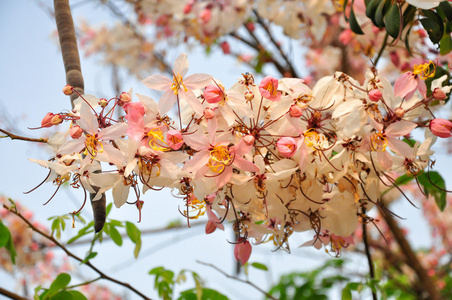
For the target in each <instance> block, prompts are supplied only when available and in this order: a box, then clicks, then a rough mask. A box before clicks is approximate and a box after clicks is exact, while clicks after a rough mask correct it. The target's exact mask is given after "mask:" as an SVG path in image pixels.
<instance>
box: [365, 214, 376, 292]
mask: <svg viewBox="0 0 452 300" xmlns="http://www.w3.org/2000/svg"><path fill="white" fill-rule="evenodd" d="M362 213H363V215H365V214H366V209H365V208H364V207H363V209H362ZM366 225H367V223H366V222H364V221H363V222H362V229H363V241H364V248H365V250H366V256H367V262H368V263H369V274H370V278H371V279H372V280H373V279H375V270H374V263H373V261H372V256H371V255H370V249H369V241H368V237H367V228H366ZM372 299H373V300H377V294H376V293H375V291H374V290H372Z"/></svg>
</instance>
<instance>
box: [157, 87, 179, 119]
mask: <svg viewBox="0 0 452 300" xmlns="http://www.w3.org/2000/svg"><path fill="white" fill-rule="evenodd" d="M176 100H177V97H176V95H175V94H174V92H173V91H172V90H168V91H166V92H165V93H164V94H163V95H162V98H160V100H159V103H158V105H159V110H160V113H161V114H162V115H163V114H166V113H167V112H169V111H170V110H171V108H173V106H174V103H176Z"/></svg>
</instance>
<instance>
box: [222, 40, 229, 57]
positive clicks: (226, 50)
mask: <svg viewBox="0 0 452 300" xmlns="http://www.w3.org/2000/svg"><path fill="white" fill-rule="evenodd" d="M220 46H221V50H223V53H224V54H230V53H231V47H230V46H229V43H228V42H226V41H224V42H222V43H221V44H220Z"/></svg>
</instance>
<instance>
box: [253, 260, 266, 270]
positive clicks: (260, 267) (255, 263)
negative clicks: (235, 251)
mask: <svg viewBox="0 0 452 300" xmlns="http://www.w3.org/2000/svg"><path fill="white" fill-rule="evenodd" d="M251 266H253V267H254V268H256V269H259V270H263V271H268V268H267V266H266V265H264V264H261V263H258V262H254V263H252V264H251Z"/></svg>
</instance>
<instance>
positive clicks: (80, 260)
mask: <svg viewBox="0 0 452 300" xmlns="http://www.w3.org/2000/svg"><path fill="white" fill-rule="evenodd" d="M3 207H4V208H5V209H7V210H8V211H10V212H11V213H13V214H15V215H16V216H18V217H19V218H20V219H21V220H22V221H24V222H25V223H26V224H27V225H28V226H29V227H30V229H32V230H33V231H35V232H37V233H39V234H40V235H41V236H43V237H44V238H46V239H48V240H49V241H51V242H52V243H54V244H55V245H56V246H57V247H59V248H60V249H61V250H63V251H64V252H65V253H66V255H67V256H69V257H72V258H73V259H75V260H77V261H79V262H80V263H81V262H83V259H82V258H80V257H78V256H76V255H75V254H74V253H72V252H71V251H69V250H68V249H67V248H66V247H65V246H63V245H62V244H61V243H60V242H58V241H57V240H56V239H55V238H54V237H53V236H50V235H48V234H46V233H45V232H43V231H41V230H40V229H38V228H37V227H35V226H34V225H33V224H32V223H31V222H30V221H28V220H27V219H26V218H25V217H24V216H23V215H22V214H21V213H20V212H18V211H17V209H16V208H15V207H10V206H7V205H6V204H3ZM84 264H85V265H86V266H88V267H90V268H91V269H92V270H93V271H94V272H96V273H97V274H99V276H100V277H101V278H102V279H105V280H108V281H111V282H114V283H116V284H118V285H121V286H123V287H125V288H127V289H129V290H131V291H132V292H134V293H135V294H137V295H139V296H140V297H142V298H143V299H150V298H148V297H147V296H146V295H144V294H142V293H141V292H140V291H138V290H137V289H135V288H134V287H133V286H131V285H130V284H128V283H126V282H122V281H119V280H118V279H115V278H113V277H110V276H108V275H107V274H105V273H104V272H102V271H101V270H99V269H98V268H96V267H95V266H94V265H93V264H91V262H90V261H87V262H85V263H84Z"/></svg>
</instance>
